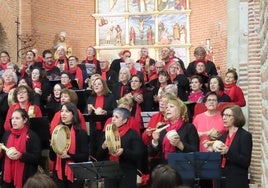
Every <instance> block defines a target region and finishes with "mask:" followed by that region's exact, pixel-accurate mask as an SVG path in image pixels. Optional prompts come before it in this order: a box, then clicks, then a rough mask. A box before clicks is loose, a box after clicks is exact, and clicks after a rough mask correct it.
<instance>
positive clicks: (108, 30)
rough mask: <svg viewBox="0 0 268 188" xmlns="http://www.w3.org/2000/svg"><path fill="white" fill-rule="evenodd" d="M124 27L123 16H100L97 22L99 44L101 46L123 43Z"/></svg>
mask: <svg viewBox="0 0 268 188" xmlns="http://www.w3.org/2000/svg"><path fill="white" fill-rule="evenodd" d="M103 20H104V21H103ZM102 22H103V23H102ZM125 28H126V23H125V18H124V17H102V18H101V19H100V22H99V44H100V45H101V46H122V45H125V34H126V30H125Z"/></svg>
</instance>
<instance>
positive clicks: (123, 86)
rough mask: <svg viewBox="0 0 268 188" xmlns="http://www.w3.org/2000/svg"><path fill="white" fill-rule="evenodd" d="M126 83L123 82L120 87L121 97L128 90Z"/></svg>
mask: <svg viewBox="0 0 268 188" xmlns="http://www.w3.org/2000/svg"><path fill="white" fill-rule="evenodd" d="M126 87H127V86H126V85H124V84H122V86H121V87H120V96H119V98H121V97H123V96H124V91H125V90H126Z"/></svg>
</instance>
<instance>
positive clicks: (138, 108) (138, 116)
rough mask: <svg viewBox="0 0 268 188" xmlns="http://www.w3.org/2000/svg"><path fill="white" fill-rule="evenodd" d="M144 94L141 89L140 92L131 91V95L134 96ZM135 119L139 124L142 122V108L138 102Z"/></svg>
mask: <svg viewBox="0 0 268 188" xmlns="http://www.w3.org/2000/svg"><path fill="white" fill-rule="evenodd" d="M135 93H136V94H143V93H142V90H141V89H139V90H136V91H131V94H132V95H134V94H135ZM135 117H136V118H137V121H138V122H139V123H141V122H142V119H141V106H140V104H139V103H137V102H136V112H135Z"/></svg>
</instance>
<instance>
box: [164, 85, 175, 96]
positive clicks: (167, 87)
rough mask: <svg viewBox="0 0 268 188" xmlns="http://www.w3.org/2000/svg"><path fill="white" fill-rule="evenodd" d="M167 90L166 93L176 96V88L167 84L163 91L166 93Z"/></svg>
mask: <svg viewBox="0 0 268 188" xmlns="http://www.w3.org/2000/svg"><path fill="white" fill-rule="evenodd" d="M167 90H168V93H170V94H172V95H174V96H178V87H177V85H175V84H168V85H167V86H166V87H165V89H164V91H165V92H166V91H167Z"/></svg>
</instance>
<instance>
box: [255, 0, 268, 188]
mask: <svg viewBox="0 0 268 188" xmlns="http://www.w3.org/2000/svg"><path fill="white" fill-rule="evenodd" d="M259 7H260V22H259V23H260V26H259V28H258V27H257V29H259V30H258V31H259V38H260V45H261V48H260V64H261V72H260V73H261V83H262V84H261V90H262V99H261V100H262V121H261V123H262V127H261V128H262V134H261V137H262V139H261V140H262V141H261V143H260V144H261V151H262V156H263V157H262V160H261V165H262V176H261V183H262V186H263V187H267V186H268V166H267V164H268V56H267V54H268V31H267V30H268V0H266V1H261V2H260V6H259Z"/></svg>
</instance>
